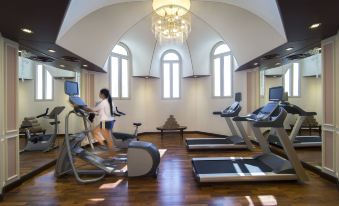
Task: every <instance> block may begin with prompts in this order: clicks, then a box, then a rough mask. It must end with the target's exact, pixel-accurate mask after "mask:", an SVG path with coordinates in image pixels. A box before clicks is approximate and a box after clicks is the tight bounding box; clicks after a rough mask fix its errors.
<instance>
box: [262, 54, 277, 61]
mask: <svg viewBox="0 0 339 206" xmlns="http://www.w3.org/2000/svg"><path fill="white" fill-rule="evenodd" d="M278 57H279V55H278V54H268V55H265V56H262V57H261V58H260V59H261V60H263V61H265V60H270V59H275V58H278Z"/></svg>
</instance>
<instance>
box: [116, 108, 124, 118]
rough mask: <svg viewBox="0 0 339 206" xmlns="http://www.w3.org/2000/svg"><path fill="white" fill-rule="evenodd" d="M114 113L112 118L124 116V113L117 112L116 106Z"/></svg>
mask: <svg viewBox="0 0 339 206" xmlns="http://www.w3.org/2000/svg"><path fill="white" fill-rule="evenodd" d="M115 111H116V112H114V116H117V117H120V116H123V115H126V113H124V112H121V111H119V110H118V107H117V106H116V107H115Z"/></svg>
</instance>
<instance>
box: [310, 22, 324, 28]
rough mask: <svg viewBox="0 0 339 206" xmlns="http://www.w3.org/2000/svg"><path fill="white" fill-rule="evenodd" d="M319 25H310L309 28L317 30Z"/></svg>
mask: <svg viewBox="0 0 339 206" xmlns="http://www.w3.org/2000/svg"><path fill="white" fill-rule="evenodd" d="M320 25H321V23H315V24H312V25H311V26H310V27H309V28H310V29H316V28H318V27H319V26H320Z"/></svg>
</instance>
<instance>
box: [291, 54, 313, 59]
mask: <svg viewBox="0 0 339 206" xmlns="http://www.w3.org/2000/svg"><path fill="white" fill-rule="evenodd" d="M309 56H310V55H309V54H293V55H290V56H288V57H286V58H287V59H288V60H296V59H303V58H306V57H309Z"/></svg>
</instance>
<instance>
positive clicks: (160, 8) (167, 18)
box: [152, 0, 191, 43]
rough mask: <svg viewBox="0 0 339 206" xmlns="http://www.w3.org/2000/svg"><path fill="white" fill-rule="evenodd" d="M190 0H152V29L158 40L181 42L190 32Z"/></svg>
mask: <svg viewBox="0 0 339 206" xmlns="http://www.w3.org/2000/svg"><path fill="white" fill-rule="evenodd" d="M190 6H191V2H190V0H153V9H154V11H155V12H154V14H153V18H152V31H153V33H154V34H155V37H156V38H157V39H158V41H159V42H163V41H174V42H181V43H183V42H184V41H185V40H186V39H187V37H188V35H189V33H190V32H191V16H190V13H189V9H190Z"/></svg>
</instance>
